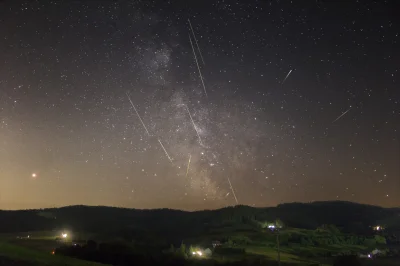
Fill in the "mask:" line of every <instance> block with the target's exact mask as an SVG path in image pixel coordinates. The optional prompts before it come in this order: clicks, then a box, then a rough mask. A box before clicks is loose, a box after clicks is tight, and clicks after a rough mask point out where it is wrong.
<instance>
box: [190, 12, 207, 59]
mask: <svg viewBox="0 0 400 266" xmlns="http://www.w3.org/2000/svg"><path fill="white" fill-rule="evenodd" d="M188 21H189V25H190V29H191V30H192V34H193V38H194V41H195V42H196V46H197V50H199V54H200V58H201V61H202V62H203V65H205V64H206V63H204V58H203V55H202V54H201V50H200V47H199V44H198V43H197V38H196V35H195V34H194V30H193V27H192V23H191V22H190V19H188Z"/></svg>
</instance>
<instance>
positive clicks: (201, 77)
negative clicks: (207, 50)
mask: <svg viewBox="0 0 400 266" xmlns="http://www.w3.org/2000/svg"><path fill="white" fill-rule="evenodd" d="M189 40H190V45H191V46H192V50H193V55H194V60H195V61H196V65H197V69H198V70H199V76H200V79H201V83H202V84H203V89H204V93H205V94H206V96H207V97H208V94H207V91H206V85H204V80H203V75H202V74H201V70H200V66H199V62H198V61H197V56H196V53H195V51H194V46H193V42H192V38H191V37H190V34H189Z"/></svg>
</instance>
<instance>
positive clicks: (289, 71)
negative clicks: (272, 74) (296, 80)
mask: <svg viewBox="0 0 400 266" xmlns="http://www.w3.org/2000/svg"><path fill="white" fill-rule="evenodd" d="M292 71H293V69H291V70H290V71H289V73H288V74H287V75H286V77H285V79H284V80H283V81H282V84H283V83H285V81H286V79H287V78H288V77H289V75H290V73H292Z"/></svg>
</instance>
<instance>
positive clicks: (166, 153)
mask: <svg viewBox="0 0 400 266" xmlns="http://www.w3.org/2000/svg"><path fill="white" fill-rule="evenodd" d="M158 142H159V143H160V145H161V147H162V148H163V150H164V152H165V155H167V157H168V159H169V160H170V162H171V163H172V159H171V157H169V155H168V152H167V150H166V149H165V148H164V145H163V144H162V142H161V140H160V139H158Z"/></svg>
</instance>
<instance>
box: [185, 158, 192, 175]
mask: <svg viewBox="0 0 400 266" xmlns="http://www.w3.org/2000/svg"><path fill="white" fill-rule="evenodd" d="M190 159H192V155H191V154H189V162H188V166H187V169H186V177H187V175H188V173H189V167H190Z"/></svg>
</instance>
